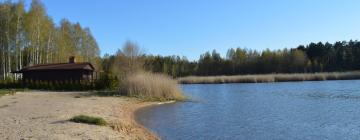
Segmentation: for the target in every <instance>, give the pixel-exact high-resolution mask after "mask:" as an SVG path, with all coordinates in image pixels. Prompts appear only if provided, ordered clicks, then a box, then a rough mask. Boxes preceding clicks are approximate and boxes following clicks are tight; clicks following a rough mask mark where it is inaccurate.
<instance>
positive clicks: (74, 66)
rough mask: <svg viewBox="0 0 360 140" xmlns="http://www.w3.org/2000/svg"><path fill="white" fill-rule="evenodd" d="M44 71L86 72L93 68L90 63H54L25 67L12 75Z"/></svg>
mask: <svg viewBox="0 0 360 140" xmlns="http://www.w3.org/2000/svg"><path fill="white" fill-rule="evenodd" d="M45 70H88V71H94V70H95V68H94V66H93V65H91V63H89V62H84V63H55V64H40V65H34V66H29V67H25V68H23V69H21V70H19V71H15V72H13V73H23V72H27V71H45Z"/></svg>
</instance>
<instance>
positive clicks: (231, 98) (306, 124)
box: [136, 80, 360, 140]
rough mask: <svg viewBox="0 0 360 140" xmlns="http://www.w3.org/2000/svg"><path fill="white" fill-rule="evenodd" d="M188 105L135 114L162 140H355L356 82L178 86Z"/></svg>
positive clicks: (359, 98) (359, 99)
mask: <svg viewBox="0 0 360 140" xmlns="http://www.w3.org/2000/svg"><path fill="white" fill-rule="evenodd" d="M182 89H183V91H184V92H185V93H186V95H187V96H189V97H190V101H187V102H180V103H173V104H166V105H158V106H153V107H148V108H144V109H142V110H140V111H138V112H137V115H136V116H137V121H138V122H139V123H140V124H142V125H144V126H146V127H147V128H149V129H150V130H151V131H153V132H154V133H156V134H157V135H158V136H159V137H160V138H162V139H164V140H192V139H194V140H195V139H196V140H212V139H214V140H223V139H231V140H233V139H236V140H289V139H290V140H307V139H308V140H319V139H330V140H339V139H353V140H356V139H359V138H360V81H359V80H348V81H313V82H284V83H259V84H208V85H206V84H204V85H201V84H197V85H182Z"/></svg>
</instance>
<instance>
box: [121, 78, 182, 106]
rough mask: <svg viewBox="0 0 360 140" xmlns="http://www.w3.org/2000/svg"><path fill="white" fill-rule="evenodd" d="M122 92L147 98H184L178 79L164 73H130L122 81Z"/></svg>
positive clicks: (160, 99) (158, 99)
mask: <svg viewBox="0 0 360 140" xmlns="http://www.w3.org/2000/svg"><path fill="white" fill-rule="evenodd" d="M120 93H122V94H125V95H127V96H131V97H138V98H142V99H145V100H156V101H166V100H183V99H185V96H183V95H182V92H181V90H180V88H179V86H178V84H177V81H175V80H173V79H171V78H170V77H168V76H165V75H162V74H153V73H135V74H129V75H128V76H127V77H126V78H125V79H123V80H122V82H121V83H120Z"/></svg>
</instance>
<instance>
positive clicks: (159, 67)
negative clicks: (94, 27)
mask: <svg viewBox="0 0 360 140" xmlns="http://www.w3.org/2000/svg"><path fill="white" fill-rule="evenodd" d="M144 59H145V65H144V67H145V69H146V70H148V71H152V72H157V73H165V74H167V75H171V76H172V77H184V76H190V75H196V76H216V75H247V74H271V73H316V72H344V71H355V70H360V42H359V41H352V40H350V41H348V42H346V41H343V42H335V43H334V44H330V43H325V44H324V43H322V42H319V43H310V44H308V45H306V46H303V45H300V46H298V47H297V48H294V49H283V50H269V49H266V50H263V51H256V50H251V49H243V48H235V49H233V48H231V49H229V50H228V52H227V55H226V57H221V56H220V54H219V53H218V52H216V51H215V50H214V51H212V52H206V53H204V54H202V55H201V56H200V59H199V60H198V61H188V60H187V59H186V58H185V57H183V58H180V57H179V56H171V57H168V56H167V57H163V56H146V57H145V58H144Z"/></svg>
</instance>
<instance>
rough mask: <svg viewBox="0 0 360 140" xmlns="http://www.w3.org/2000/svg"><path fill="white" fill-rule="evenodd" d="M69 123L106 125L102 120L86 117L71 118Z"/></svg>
mask: <svg viewBox="0 0 360 140" xmlns="http://www.w3.org/2000/svg"><path fill="white" fill-rule="evenodd" d="M70 121H72V122H76V123H86V124H93V125H107V122H106V121H105V120H104V119H103V118H100V117H92V116H86V115H78V116H75V117H73V118H71V119H70Z"/></svg>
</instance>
